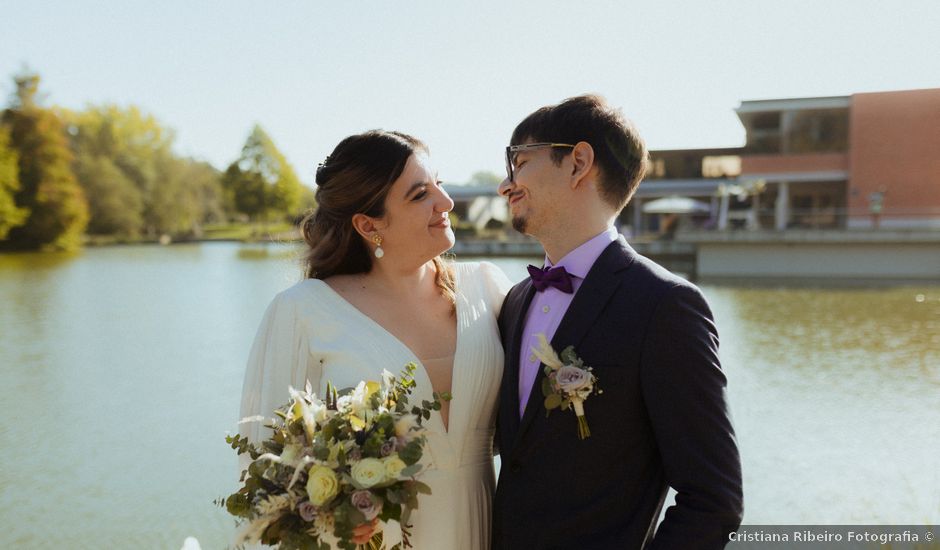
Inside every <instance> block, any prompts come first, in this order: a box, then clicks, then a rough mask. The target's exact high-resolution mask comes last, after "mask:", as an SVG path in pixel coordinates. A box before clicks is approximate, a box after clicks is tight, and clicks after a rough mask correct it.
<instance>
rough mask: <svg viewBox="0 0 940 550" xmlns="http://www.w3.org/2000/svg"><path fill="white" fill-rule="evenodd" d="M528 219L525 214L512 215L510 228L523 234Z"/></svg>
mask: <svg viewBox="0 0 940 550" xmlns="http://www.w3.org/2000/svg"><path fill="white" fill-rule="evenodd" d="M528 221H529V220H527V219H526V217H525V216H513V217H512V228H513V229H515V230H516V231H518V232H519V233H522V234H525V228H526V225H527V224H528Z"/></svg>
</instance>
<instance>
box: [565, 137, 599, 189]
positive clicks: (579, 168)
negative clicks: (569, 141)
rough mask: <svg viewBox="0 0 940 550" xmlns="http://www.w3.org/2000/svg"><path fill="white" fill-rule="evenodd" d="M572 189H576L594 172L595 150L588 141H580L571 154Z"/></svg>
mask: <svg viewBox="0 0 940 550" xmlns="http://www.w3.org/2000/svg"><path fill="white" fill-rule="evenodd" d="M571 159H572V161H573V162H572V168H571V188H572V189H576V188H577V187H578V186H579V185H581V184H582V183H584V182H585V180H586V179H587V178H588V176H590V175H591V173H592V172H593V171H594V169H595V168H596V166H595V165H594V148H593V147H591V144H590V143H588V142H586V141H579V142H578V143H577V145H575V146H574V150H573V151H572V152H571Z"/></svg>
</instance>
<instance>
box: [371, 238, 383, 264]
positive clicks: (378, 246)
mask: <svg viewBox="0 0 940 550" xmlns="http://www.w3.org/2000/svg"><path fill="white" fill-rule="evenodd" d="M372 242H374V243H375V257H376V258H381V257H382V256H384V255H385V251H384V250H382V237H381V235H379V234H378V233H376V234H375V235H373V236H372Z"/></svg>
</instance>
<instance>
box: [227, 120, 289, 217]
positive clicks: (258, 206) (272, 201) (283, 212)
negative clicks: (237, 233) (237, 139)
mask: <svg viewBox="0 0 940 550" xmlns="http://www.w3.org/2000/svg"><path fill="white" fill-rule="evenodd" d="M222 184H223V186H224V188H225V191H226V193H228V195H229V200H230V202H231V204H232V205H233V206H234V208H235V209H236V210H237V211H238V212H241V213H242V214H245V215H247V216H248V217H249V218H252V219H259V218H260V219H263V220H265V221H267V220H268V219H269V217H270V216H272V215H274V216H277V217H279V218H282V219H283V218H286V217H288V216H292V215H295V214H297V211H298V209H299V208H300V205H301V200H302V198H303V185H302V184H301V183H300V179H298V178H297V174H296V173H295V172H294V169H293V168H292V167H291V165H290V164H289V163H288V162H287V159H286V158H284V155H283V154H281V152H280V151H279V150H278V149H277V147H276V146H275V145H274V142H273V141H272V140H271V138H270V137H269V136H268V134H267V133H266V132H265V131H264V130H263V129H262V128H261V126H259V125H255V127H254V128H253V129H252V131H251V134H250V135H249V136H248V139H247V140H246V141H245V145H244V147H242V152H241V155H240V156H239V158H238V160H236V161H235V162H233V163H232V164H230V165H229V167H228V169H226V171H225V175H224V176H223V177H222Z"/></svg>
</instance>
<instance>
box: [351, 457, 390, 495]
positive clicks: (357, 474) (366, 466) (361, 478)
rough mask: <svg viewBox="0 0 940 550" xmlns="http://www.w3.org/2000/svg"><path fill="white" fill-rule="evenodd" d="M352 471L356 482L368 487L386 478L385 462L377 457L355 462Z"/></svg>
mask: <svg viewBox="0 0 940 550" xmlns="http://www.w3.org/2000/svg"><path fill="white" fill-rule="evenodd" d="M351 473H352V478H353V480H355V482H356V483H358V484H359V485H361V486H362V487H363V488H365V489H368V488H369V487H372V486H374V485H378V484H379V483H382V482H383V481H384V480H385V464H383V463H382V461H381V460H379V459H377V458H364V459H362V460H360V461H359V462H357V463H355V464H353V467H352V472H351Z"/></svg>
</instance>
